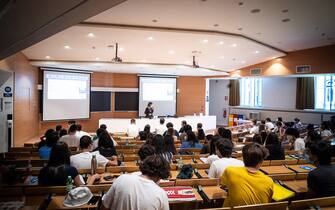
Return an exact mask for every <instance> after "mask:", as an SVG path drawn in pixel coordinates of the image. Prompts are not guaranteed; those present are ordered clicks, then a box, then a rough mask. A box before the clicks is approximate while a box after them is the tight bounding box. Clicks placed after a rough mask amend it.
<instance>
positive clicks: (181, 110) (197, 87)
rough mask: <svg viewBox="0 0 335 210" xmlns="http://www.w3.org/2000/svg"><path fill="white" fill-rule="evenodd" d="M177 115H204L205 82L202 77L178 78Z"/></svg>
mask: <svg viewBox="0 0 335 210" xmlns="http://www.w3.org/2000/svg"><path fill="white" fill-rule="evenodd" d="M177 88H178V89H179V93H178V95H177V115H178V116H184V115H193V114H194V113H197V114H199V113H200V112H203V113H204V110H205V92H206V80H205V78H202V77H179V78H178V80H177Z"/></svg>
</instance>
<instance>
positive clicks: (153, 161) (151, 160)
mask: <svg viewBox="0 0 335 210" xmlns="http://www.w3.org/2000/svg"><path fill="white" fill-rule="evenodd" d="M140 171H141V172H142V174H143V175H146V176H149V177H153V178H159V179H167V178H168V177H169V176H170V164H169V163H168V162H167V161H166V160H165V159H164V158H163V157H162V156H161V155H151V156H148V157H147V158H145V159H144V161H143V163H142V164H140Z"/></svg>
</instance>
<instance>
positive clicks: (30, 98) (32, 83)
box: [0, 53, 39, 146]
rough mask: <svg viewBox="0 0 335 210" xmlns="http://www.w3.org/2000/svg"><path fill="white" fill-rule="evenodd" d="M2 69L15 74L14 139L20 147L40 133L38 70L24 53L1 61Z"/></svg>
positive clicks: (0, 67) (15, 143)
mask: <svg viewBox="0 0 335 210" xmlns="http://www.w3.org/2000/svg"><path fill="white" fill-rule="evenodd" d="M0 69H3V70H7V71H12V72H14V98H13V101H14V104H13V105H14V106H13V107H14V108H13V112H14V115H13V132H14V136H13V138H14V145H15V146H20V145H23V143H24V142H25V141H27V140H30V139H31V138H33V137H35V136H37V135H38V133H39V129H38V128H39V118H38V90H37V84H38V82H37V80H38V69H37V68H36V67H33V66H31V65H30V64H29V62H28V59H27V58H26V57H25V56H24V55H23V54H22V53H17V54H15V55H13V56H11V57H9V58H7V59H5V60H2V61H0Z"/></svg>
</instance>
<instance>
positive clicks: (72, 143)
mask: <svg viewBox="0 0 335 210" xmlns="http://www.w3.org/2000/svg"><path fill="white" fill-rule="evenodd" d="M76 132H77V125H75V124H72V125H71V126H70V128H69V132H68V134H67V135H65V136H62V137H61V138H60V139H59V141H62V142H65V143H66V144H67V145H68V146H69V147H78V146H79V140H80V138H78V136H77V135H76Z"/></svg>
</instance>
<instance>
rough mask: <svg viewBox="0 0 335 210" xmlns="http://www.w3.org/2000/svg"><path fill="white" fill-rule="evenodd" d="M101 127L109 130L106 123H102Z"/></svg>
mask: <svg viewBox="0 0 335 210" xmlns="http://www.w3.org/2000/svg"><path fill="white" fill-rule="evenodd" d="M99 128H101V129H104V130H107V125H105V124H101V125H100V127H99Z"/></svg>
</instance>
